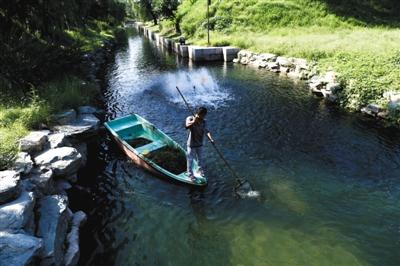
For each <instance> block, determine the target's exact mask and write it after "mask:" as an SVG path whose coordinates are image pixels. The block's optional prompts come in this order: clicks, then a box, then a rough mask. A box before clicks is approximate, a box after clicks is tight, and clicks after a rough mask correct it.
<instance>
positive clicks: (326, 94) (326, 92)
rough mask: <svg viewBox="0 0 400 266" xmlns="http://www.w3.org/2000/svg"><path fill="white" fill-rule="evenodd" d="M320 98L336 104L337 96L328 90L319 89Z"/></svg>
mask: <svg viewBox="0 0 400 266" xmlns="http://www.w3.org/2000/svg"><path fill="white" fill-rule="evenodd" d="M320 92H321V93H322V96H323V97H324V98H325V99H327V100H328V101H330V102H336V101H337V96H336V95H335V94H334V93H333V92H332V91H330V90H327V89H321V91H320Z"/></svg>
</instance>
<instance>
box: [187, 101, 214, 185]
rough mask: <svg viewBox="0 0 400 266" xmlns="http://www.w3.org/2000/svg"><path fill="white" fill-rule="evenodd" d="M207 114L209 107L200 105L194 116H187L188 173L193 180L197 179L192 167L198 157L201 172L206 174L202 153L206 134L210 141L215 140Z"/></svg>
mask: <svg viewBox="0 0 400 266" xmlns="http://www.w3.org/2000/svg"><path fill="white" fill-rule="evenodd" d="M206 115H207V109H206V108H205V107H200V108H199V109H198V110H197V112H196V114H195V116H194V117H193V116H189V117H187V118H186V129H187V130H188V133H189V134H188V140H187V173H188V175H189V177H190V179H191V180H195V177H194V175H193V169H192V166H193V160H194V159H197V162H198V165H199V170H200V174H201V175H202V176H204V167H203V161H202V154H201V153H202V146H203V139H204V135H205V134H206V135H207V137H208V138H209V139H210V141H211V142H214V140H213V138H212V137H211V134H210V132H209V131H208V129H207V126H206V120H205V117H206Z"/></svg>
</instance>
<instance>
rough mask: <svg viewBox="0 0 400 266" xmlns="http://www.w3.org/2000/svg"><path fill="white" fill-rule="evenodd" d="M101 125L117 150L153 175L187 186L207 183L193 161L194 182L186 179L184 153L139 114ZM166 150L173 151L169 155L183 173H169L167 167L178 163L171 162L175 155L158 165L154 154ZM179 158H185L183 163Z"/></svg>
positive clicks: (176, 144) (177, 145)
mask: <svg viewBox="0 0 400 266" xmlns="http://www.w3.org/2000/svg"><path fill="white" fill-rule="evenodd" d="M104 125H105V127H106V128H107V129H108V130H109V131H110V132H111V134H112V136H113V137H114V139H115V141H116V142H117V144H118V145H119V146H120V148H121V149H122V150H123V151H124V152H125V154H126V155H128V156H129V157H130V158H131V159H132V161H133V162H134V163H135V164H137V165H139V166H141V167H143V168H144V169H146V170H148V171H150V172H151V173H153V174H156V175H161V176H164V177H168V178H172V179H174V180H177V181H180V182H184V183H187V184H191V185H196V186H205V185H206V184H207V179H206V178H205V177H203V176H201V175H200V173H199V167H198V164H197V162H196V161H195V162H194V163H193V173H194V176H195V180H193V181H192V180H191V179H190V178H189V176H188V175H187V173H186V151H185V150H184V149H183V148H182V147H181V146H180V145H179V144H178V143H176V142H175V141H174V140H172V139H171V138H170V137H168V136H167V135H166V134H165V133H164V132H162V131H161V130H159V129H157V128H156V127H155V126H154V125H153V124H151V123H150V122H148V121H147V120H145V119H144V118H142V117H140V116H139V115H137V114H132V115H128V116H125V117H122V118H118V119H115V120H112V121H108V122H106V123H104ZM168 149H169V151H174V153H170V154H171V155H175V157H176V156H178V157H176V158H179V159H181V160H180V162H178V163H179V164H180V167H179V168H181V169H180V170H183V171H182V172H179V173H177V172H176V171H177V169H174V170H170V169H169V170H168V168H171V167H170V165H172V166H173V165H174V163H175V166H176V163H177V162H173V161H171V158H173V157H174V156H171V157H169V158H162V159H163V161H162V162H159V161H160V158H157V153H158V154H161V152H165V151H166V150H168ZM165 154H167V155H168V153H164V155H165ZM182 158H184V159H183V160H182ZM157 160H158V161H157ZM182 163H183V165H182ZM178 170H179V169H178ZM174 172H175V173H174Z"/></svg>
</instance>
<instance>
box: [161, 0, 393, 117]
mask: <svg viewBox="0 0 400 266" xmlns="http://www.w3.org/2000/svg"><path fill="white" fill-rule="evenodd" d="M399 8H400V3H398V2H397V1H395V0H383V1H378V0H370V1H363V0H349V1H338V0H325V1H324V0H248V1H240V0H220V1H216V0H214V1H212V5H211V7H210V25H211V26H210V27H211V45H213V46H214V45H215V46H225V45H233V46H237V47H240V48H243V49H248V50H252V51H255V52H269V53H276V54H278V55H284V56H293V57H301V58H306V59H308V60H315V61H317V62H318V65H319V68H320V71H321V72H323V71H326V70H327V69H329V68H331V69H334V70H335V71H336V72H338V73H339V74H340V80H341V82H342V83H343V84H344V85H345V89H344V90H343V91H342V94H341V95H340V104H341V105H342V106H344V107H345V108H348V109H351V110H359V109H360V108H361V107H362V106H365V105H366V104H368V103H383V99H382V97H383V96H382V94H383V92H385V91H388V90H391V91H400V67H399V65H400V63H399V62H400V52H399V51H400V17H399V16H398V15H397V14H396V10H399ZM177 17H178V18H179V19H180V21H181V29H182V35H183V36H185V38H186V39H187V40H188V42H189V43H194V44H198V45H207V31H206V25H207V24H206V21H207V20H206V1H201V0H184V1H183V3H182V4H181V5H180V6H179V8H178V11H177ZM173 25H174V24H173V23H172V21H169V20H166V21H162V22H161V23H160V30H161V32H162V33H167V34H170V35H171V34H172V33H171V32H173ZM383 107H384V106H383ZM392 113H393V112H392ZM394 113H396V112H394ZM393 118H394V119H398V118H396V117H393Z"/></svg>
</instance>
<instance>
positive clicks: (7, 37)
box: [0, 0, 125, 90]
mask: <svg viewBox="0 0 400 266" xmlns="http://www.w3.org/2000/svg"><path fill="white" fill-rule="evenodd" d="M124 16H125V7H124V3H123V2H117V1H116V0H85V1H79V0H68V1H67V0H33V1H32V0H20V1H0V31H1V35H0V49H1V51H2V52H1V53H0V61H1V62H2V63H1V65H0V84H2V88H1V89H2V90H4V89H6V88H8V87H11V88H14V87H16V86H17V87H22V88H29V86H28V85H30V84H38V83H40V82H41V81H43V80H47V79H49V78H51V76H53V75H54V74H55V72H57V71H60V69H63V68H65V66H66V65H69V64H72V63H76V62H77V61H78V60H79V58H80V51H79V47H77V45H76V43H75V42H74V40H73V39H72V38H71V37H70V36H69V35H68V34H67V31H68V30H71V29H85V28H87V27H88V25H89V24H90V23H93V21H96V20H103V21H107V22H108V23H110V24H112V25H113V24H117V23H119V22H120V21H122V19H123V18H124Z"/></svg>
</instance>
